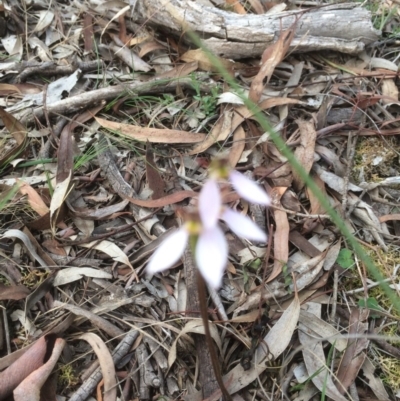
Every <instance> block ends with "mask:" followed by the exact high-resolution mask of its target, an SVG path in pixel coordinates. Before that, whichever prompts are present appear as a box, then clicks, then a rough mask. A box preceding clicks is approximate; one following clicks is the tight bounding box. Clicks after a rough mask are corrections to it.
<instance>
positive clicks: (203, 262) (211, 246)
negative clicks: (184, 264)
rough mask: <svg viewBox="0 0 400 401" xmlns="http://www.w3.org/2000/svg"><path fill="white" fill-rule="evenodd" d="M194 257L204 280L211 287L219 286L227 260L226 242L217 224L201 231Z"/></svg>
mask: <svg viewBox="0 0 400 401" xmlns="http://www.w3.org/2000/svg"><path fill="white" fill-rule="evenodd" d="M195 258H196V263H197V267H198V268H199V270H200V273H201V275H202V276H203V277H204V279H205V280H206V282H207V283H208V284H209V285H210V286H211V287H212V288H215V289H216V288H219V287H220V286H221V282H222V276H223V275H224V270H225V266H226V263H227V260H228V244H227V242H226V240H225V236H224V233H223V232H222V230H221V229H220V228H219V227H218V226H215V227H213V228H210V229H209V230H205V231H203V232H202V233H201V235H200V237H199V239H198V240H197V246H196V253H195Z"/></svg>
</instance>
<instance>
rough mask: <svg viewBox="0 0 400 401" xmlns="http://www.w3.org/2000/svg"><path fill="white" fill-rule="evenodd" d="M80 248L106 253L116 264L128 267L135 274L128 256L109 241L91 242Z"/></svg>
mask: <svg viewBox="0 0 400 401" xmlns="http://www.w3.org/2000/svg"><path fill="white" fill-rule="evenodd" d="M80 246H83V247H85V248H90V249H97V250H98V251H101V252H104V253H106V254H107V255H108V256H110V257H111V258H113V259H114V260H115V261H116V262H120V263H123V264H124V265H127V266H129V267H130V268H131V269H132V271H133V272H134V274H135V275H136V273H135V269H134V268H133V266H132V265H131V262H129V258H128V256H127V255H126V254H125V253H124V251H122V250H121V249H120V248H119V247H118V246H117V245H116V244H114V243H113V242H111V241H106V240H103V241H100V242H99V241H93V242H90V243H88V244H81V245H80Z"/></svg>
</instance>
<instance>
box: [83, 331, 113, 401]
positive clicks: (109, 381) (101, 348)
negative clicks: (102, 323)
mask: <svg viewBox="0 0 400 401" xmlns="http://www.w3.org/2000/svg"><path fill="white" fill-rule="evenodd" d="M79 338H80V339H81V340H85V341H87V342H88V343H89V344H90V345H91V347H92V348H93V351H94V352H95V354H96V356H97V358H98V360H99V363H100V368H101V372H102V373H103V379H104V397H103V400H104V401H115V400H116V399H117V380H116V375H115V366H114V361H113V358H112V356H111V354H110V351H109V350H108V348H107V346H106V344H104V341H103V340H102V339H101V338H100V337H99V336H98V335H96V334H94V333H85V334H82V335H81V336H80V337H79Z"/></svg>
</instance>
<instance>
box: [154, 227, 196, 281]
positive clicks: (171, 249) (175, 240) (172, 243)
mask: <svg viewBox="0 0 400 401" xmlns="http://www.w3.org/2000/svg"><path fill="white" fill-rule="evenodd" d="M188 239H189V233H188V231H187V230H186V229H185V228H184V227H182V228H180V229H179V230H177V231H175V232H173V233H172V234H171V235H169V236H168V237H167V238H166V239H165V240H164V241H163V242H162V243H161V245H160V246H159V247H158V248H157V249H156V251H155V252H154V253H153V255H152V256H151V258H150V260H149V264H148V265H147V272H148V273H150V274H154V273H158V272H162V271H164V270H167V269H169V268H170V267H171V266H173V265H174V264H175V263H176V262H177V261H178V260H179V258H180V257H181V256H182V254H183V252H184V250H185V248H186V244H187V242H188Z"/></svg>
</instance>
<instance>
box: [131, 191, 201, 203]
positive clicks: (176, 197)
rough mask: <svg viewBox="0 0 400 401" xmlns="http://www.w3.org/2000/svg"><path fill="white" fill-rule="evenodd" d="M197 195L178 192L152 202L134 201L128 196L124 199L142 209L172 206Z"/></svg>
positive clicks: (188, 192)
mask: <svg viewBox="0 0 400 401" xmlns="http://www.w3.org/2000/svg"><path fill="white" fill-rule="evenodd" d="M197 196H198V193H197V192H194V191H178V192H175V193H173V194H172V195H167V196H164V197H163V198H160V199H156V200H152V199H148V200H142V199H135V198H131V197H129V196H126V197H125V198H126V199H128V200H129V202H131V203H133V204H134V205H138V206H142V207H164V206H167V205H172V204H174V203H178V202H181V201H183V200H184V199H187V198H193V197H197Z"/></svg>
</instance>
